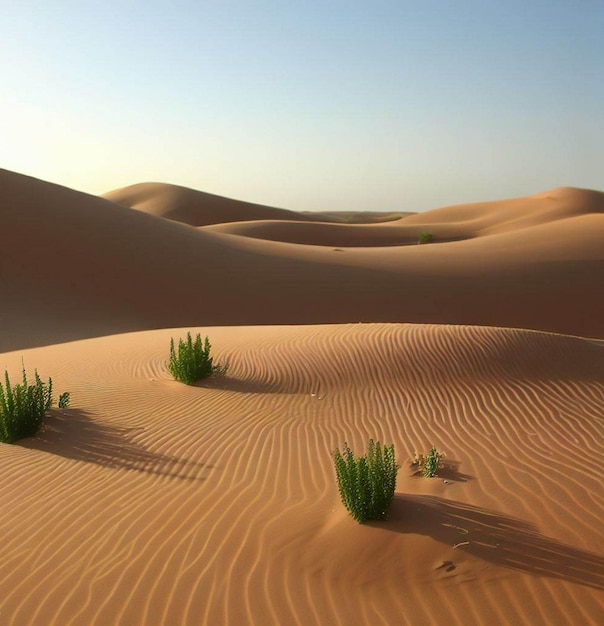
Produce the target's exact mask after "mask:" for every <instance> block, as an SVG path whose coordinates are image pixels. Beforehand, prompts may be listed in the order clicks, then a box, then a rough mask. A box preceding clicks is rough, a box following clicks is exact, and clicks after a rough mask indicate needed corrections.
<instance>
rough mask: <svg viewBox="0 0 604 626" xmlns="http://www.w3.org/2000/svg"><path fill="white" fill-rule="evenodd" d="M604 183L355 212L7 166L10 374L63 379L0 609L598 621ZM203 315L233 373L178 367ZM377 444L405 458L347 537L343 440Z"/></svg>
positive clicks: (18, 468) (469, 622) (1, 220)
mask: <svg viewBox="0 0 604 626" xmlns="http://www.w3.org/2000/svg"><path fill="white" fill-rule="evenodd" d="M603 198H604V194H602V193H600V192H596V191H589V190H582V189H571V188H560V189H556V190H552V191H550V192H545V193H543V194H537V195H535V196H531V197H527V198H517V199H511V200H505V201H500V202H486V203H477V204H472V205H463V206H453V207H444V208H441V209H436V210H434V211H430V212H428V213H424V214H422V215H411V216H406V217H401V218H400V219H396V220H392V221H385V222H383V223H366V224H360V223H350V222H355V221H357V222H360V221H367V222H370V221H371V220H368V219H367V217H366V216H362V215H358V216H356V217H355V216H351V215H341V216H338V215H332V214H322V215H311V214H302V213H296V212H292V211H285V210H282V209H273V208H270V207H261V206H258V205H252V204H249V203H243V202H238V201H234V200H229V199H226V198H219V197H217V196H212V195H211V194H204V193H202V192H197V191H194V190H190V189H185V188H181V187H175V186H171V185H163V184H144V185H135V186H133V187H127V188H125V189H122V190H117V191H115V192H112V193H110V194H107V195H106V196H105V197H102V198H101V197H95V196H90V195H87V194H83V193H79V192H76V191H73V190H70V189H67V188H64V187H60V186H57V185H53V184H51V183H47V182H44V181H40V180H36V179H33V178H29V177H27V176H22V175H18V174H14V173H11V172H7V171H4V170H0V230H1V232H2V234H3V242H2V246H1V247H0V270H1V272H2V274H1V277H2V284H3V296H2V298H1V299H0V323H1V326H2V329H3V333H1V334H0V357H1V362H0V372H1V371H2V369H1V368H2V366H4V367H5V368H8V371H9V372H10V373H11V375H12V377H13V380H16V378H17V377H18V374H19V372H20V369H21V364H22V362H23V363H24V364H25V366H26V368H27V369H28V371H29V372H30V373H31V372H32V371H33V369H34V368H37V369H38V371H39V373H40V375H41V376H42V377H44V378H45V377H47V376H52V377H53V381H54V384H55V389H56V391H57V393H60V392H62V391H65V390H68V391H70V392H71V395H72V404H71V407H70V408H68V409H61V410H59V409H54V410H53V411H52V412H51V415H49V417H48V419H47V420H46V421H45V423H44V425H43V428H42V430H41V432H40V433H39V434H38V435H37V436H36V437H34V438H29V439H26V440H22V441H20V442H18V443H17V444H16V445H7V444H0V462H1V464H2V469H3V471H2V472H1V473H0V496H1V498H2V504H3V506H2V514H1V515H0V535H1V536H2V538H3V547H4V549H3V554H2V556H3V558H2V561H1V562H0V598H1V601H0V618H1V619H0V621H1V622H2V623H3V624H4V623H6V624H8V625H11V626H37V625H38V624H56V625H61V626H68V625H69V626H79V625H81V626H95V625H99V626H105V625H107V624H132V625H137V626H138V625H141V626H154V625H158V626H159V625H162V626H165V625H167V624H169V625H172V624H178V625H182V626H187V625H189V624H190V625H193V624H195V625H198V624H208V625H214V624H225V625H230V624H232V625H237V626H240V625H242V624H245V625H247V624H249V625H252V624H253V625H254V626H256V625H258V624H294V625H299V626H311V625H315V624H316V625H318V626H319V625H320V626H323V625H325V624H329V625H330V626H331V625H334V626H338V625H340V624H342V625H344V624H347V625H350V624H352V625H359V626H361V625H362V626H364V625H365V624H369V623H377V624H393V625H394V624H397V625H398V624H409V625H411V624H436V623H445V624H450V625H451V626H453V625H459V626H474V625H477V626H478V625H480V626H483V625H484V624H531V625H537V626H540V625H543V626H546V625H547V626H551V625H554V626H556V625H560V626H562V625H566V624H569V623H581V624H598V623H600V621H601V620H599V616H601V615H602V614H604V594H603V591H604V531H603V527H602V518H603V517H604V493H603V491H602V465H603V461H604V445H603V444H604V412H603V406H604V341H603V339H604V290H602V285H603V284H604V245H603V242H604V200H603ZM132 209H137V210H132ZM389 217H395V216H387V215H383V216H380V217H379V219H387V218H389ZM423 231H428V232H431V233H432V234H433V236H434V243H431V244H429V245H416V242H417V240H418V237H419V235H420V233H421V232H423ZM346 322H365V323H363V324H359V323H355V324H352V323H348V324H346ZM386 322H413V323H386ZM294 324H295V326H294ZM528 329H535V330H528ZM187 330H193V332H195V331H199V332H202V333H203V334H208V335H210V338H211V341H212V344H213V346H214V353H215V357H216V358H217V359H218V360H219V361H222V362H228V363H229V366H230V367H229V371H228V375H227V376H226V377H224V378H219V379H215V380H211V381H209V382H208V381H206V382H205V383H199V384H198V385H196V386H193V387H187V386H185V385H182V384H180V383H177V382H175V381H173V380H172V379H171V377H170V376H169V375H168V374H167V372H166V368H165V362H166V360H167V358H168V346H169V340H170V337H179V336H184V335H185V333H186V331H187ZM134 331H144V332H134ZM536 331H554V332H555V333H566V334H553V333H550V332H536ZM572 335H575V336H572ZM64 342H65V343H64ZM368 437H373V438H377V439H379V440H381V441H383V442H385V443H391V442H392V443H394V445H395V448H396V450H397V454H398V458H399V462H400V463H401V468H400V470H399V474H398V486H397V490H396V495H395V499H394V502H393V504H392V507H391V509H390V514H389V519H388V520H387V521H385V522H382V523H371V524H368V525H365V526H360V525H357V524H356V523H355V522H354V521H352V519H351V518H350V517H349V516H348V515H347V514H346V512H345V510H344V508H343V506H342V505H341V503H340V501H339V496H338V492H337V487H336V482H335V477H334V471H333V465H332V460H331V454H332V452H333V450H334V449H335V447H336V446H341V445H342V444H343V443H344V442H348V443H349V444H350V445H351V446H352V447H353V448H354V449H355V451H357V452H361V451H362V450H363V449H364V447H365V444H366V441H367V438H368ZM432 444H434V445H436V446H437V447H438V448H440V449H441V450H444V451H445V452H446V454H447V456H446V465H445V468H443V469H442V470H441V472H440V474H439V477H438V478H434V479H425V478H422V477H418V476H417V475H415V474H414V472H413V469H412V468H411V467H410V466H409V465H408V462H407V461H408V460H409V459H410V458H411V457H412V456H413V453H414V452H415V451H423V452H425V451H427V449H428V448H429V446H430V445H432Z"/></svg>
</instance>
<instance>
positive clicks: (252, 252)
mask: <svg viewBox="0 0 604 626" xmlns="http://www.w3.org/2000/svg"><path fill="white" fill-rule="evenodd" d="M569 194H570V199H567V200H564V199H563V198H562V199H559V200H557V201H556V202H557V204H556V206H558V209H556V211H557V213H556V215H555V216H553V215H552V214H551V213H550V214H547V212H545V213H544V211H542V210H541V209H539V210H538V211H537V210H536V212H537V213H538V214H539V215H540V216H541V217H540V218H539V219H538V220H537V221H536V223H534V224H533V225H531V226H526V225H525V226H523V227H522V228H517V229H516V230H510V229H508V228H507V227H504V226H505V224H506V223H508V222H509V221H510V219H511V218H510V217H509V216H510V214H511V213H514V210H515V209H514V210H512V209H510V211H508V210H507V209H506V207H507V206H508V205H507V204H505V203H504V204H503V205H500V204H497V203H495V204H493V205H488V206H487V207H486V208H485V209H484V211H485V213H486V214H489V215H490V214H493V215H498V214H501V215H503V217H502V218H501V224H500V226H498V227H497V228H498V229H499V230H497V228H495V226H493V224H494V223H495V222H494V221H493V219H494V218H493V219H491V221H490V222H489V226H488V229H494V231H497V232H494V231H493V232H491V231H489V233H487V234H483V235H481V236H478V234H479V233H478V228H477V227H476V226H473V227H472V228H473V229H474V230H473V231H472V230H471V232H473V233H474V235H475V236H474V237H473V238H471V239H464V240H461V241H451V242H448V243H439V241H440V238H441V237H444V234H443V233H442V232H441V231H440V230H437V228H436V226H435V227H434V228H433V230H434V234H435V238H436V241H437V243H435V244H430V245H425V246H418V245H406V244H408V243H410V241H411V235H410V233H411V232H413V240H415V239H416V237H417V236H418V233H419V232H420V231H421V230H422V229H423V228H424V227H425V225H426V224H427V223H429V220H430V219H431V217H430V215H431V214H430V213H428V214H425V215H424V217H422V220H423V221H422V220H420V223H417V224H416V223H415V222H416V221H417V220H418V219H419V217H408V218H405V219H403V220H401V221H398V222H392V223H389V224H382V225H366V226H359V225H342V224H337V225H336V224H332V225H329V224H317V223H315V224H300V223H299V222H290V223H289V224H287V223H286V224H285V225H284V224H283V223H277V222H274V221H273V222H271V223H270V224H267V223H265V222H259V223H258V224H257V225H256V227H258V228H260V229H262V228H269V229H275V228H277V229H278V230H279V233H278V236H276V237H275V238H276V239H279V238H280V239H285V240H286V241H267V240H263V239H257V238H254V237H252V236H241V234H239V235H234V234H228V233H224V232H215V231H213V230H212V229H211V228H202V229H199V228H193V227H191V226H189V225H185V224H179V223H177V222H175V221H173V220H168V219H163V218H161V217H157V216H154V215H150V214H148V213H145V212H144V211H133V210H131V209H129V208H126V207H124V206H121V205H118V204H115V203H114V202H110V201H109V200H107V199H104V198H98V197H95V196H89V195H86V194H82V193H79V192H76V191H73V190H69V189H66V188H64V187H59V186H57V185H53V184H50V183H47V182H43V181H39V180H36V179H33V178H29V177H27V176H22V175H18V174H14V173H11V172H7V171H1V172H0V228H1V229H2V233H3V236H4V240H3V246H2V249H1V252H0V254H1V255H2V257H1V259H2V271H3V285H4V294H3V298H2V301H1V302H0V321H1V322H2V326H3V328H4V329H6V332H5V333H4V334H3V335H2V336H1V337H0V350H10V349H16V348H22V347H31V346H39V345H45V344H53V343H58V342H62V341H70V340H76V339H81V338H86V337H94V336H99V335H108V334H114V333H121V332H129V331H136V330H144V329H152V328H166V327H181V326H187V325H199V324H204V325H212V326H215V325H247V324H311V323H345V322H416V323H449V324H476V325H490V326H506V327H518V328H530V329H537V330H547V331H554V332H562V333H568V334H576V335H582V336H588V337H596V338H598V337H604V315H602V312H603V311H604V291H603V290H602V289H601V285H602V284H603V282H604V247H603V246H602V241H603V233H604V214H602V213H601V212H600V211H601V203H600V198H601V195H602V194H599V193H598V192H584V191H580V190H579V191H576V192H575V191H571V192H569ZM563 195H564V194H563ZM588 196H589V200H584V198H587V197H588ZM576 198H580V199H581V203H580V205H579V207H578V208H577V207H576V206H575V204H574V203H575V199H576ZM510 202H512V201H510ZM541 202H543V203H549V202H550V200H549V199H547V198H542V199H539V198H536V199H528V200H527V203H528V204H529V205H531V206H533V205H534V204H535V203H537V205H538V206H539V207H541V204H539V203H541ZM565 202H567V203H568V207H567V205H566V204H565ZM514 206H515V205H514ZM489 207H490V208H489ZM560 207H561V208H560ZM565 207H567V208H565ZM563 209H564V210H563ZM473 210H474V209H473ZM443 211H444V210H443ZM456 211H457V213H456V215H459V209H456ZM510 212H511V213H510ZM440 219H441V218H439V220H440ZM450 219H451V220H452V221H451V224H450V231H449V234H448V237H450V238H451V237H458V236H461V235H460V233H461V230H459V229H458V227H457V226H456V223H454V221H453V217H451V218H450ZM440 223H441V222H439V224H440ZM227 226H228V225H227ZM252 227H254V225H253V224H252V225H250V224H249V222H248V223H247V224H240V225H235V226H234V227H233V228H243V229H244V230H245V229H248V235H249V229H250V228H252ZM300 228H305V229H307V230H306V231H304V236H303V237H302V239H303V240H304V241H306V244H305V245H300V244H296V243H289V242H290V241H300V238H299V237H298V234H299V233H300V232H302V231H300ZM456 229H457V230H456ZM463 232H464V233H465V234H464V235H463V236H464V237H466V236H468V232H470V231H468V230H467V229H466V230H465V231H463ZM399 236H400V243H401V245H394V243H395V242H396V241H397V239H398V238H399ZM309 241H312V242H313V243H312V245H311V244H310V243H309ZM334 242H335V243H337V244H338V245H337V246H334V245H333V243H334Z"/></svg>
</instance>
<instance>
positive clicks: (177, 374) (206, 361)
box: [168, 333, 228, 385]
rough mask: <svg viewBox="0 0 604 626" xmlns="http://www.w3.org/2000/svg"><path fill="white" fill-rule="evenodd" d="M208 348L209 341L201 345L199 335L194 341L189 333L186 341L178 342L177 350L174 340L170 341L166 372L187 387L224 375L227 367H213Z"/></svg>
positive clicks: (206, 339)
mask: <svg viewBox="0 0 604 626" xmlns="http://www.w3.org/2000/svg"><path fill="white" fill-rule="evenodd" d="M210 348H211V346H210V341H209V339H208V338H207V337H206V338H205V340H204V341H203V343H202V341H201V335H200V334H199V333H198V334H197V337H196V339H195V341H193V339H192V338H191V333H187V339H186V341H185V340H184V339H179V340H178V348H176V347H175V344H174V339H170V361H169V363H168V371H169V372H170V373H171V374H172V376H174V378H175V379H176V380H178V381H180V382H182V383H185V384H187V385H192V384H193V383H195V382H197V381H198V380H202V379H203V378H208V377H209V376H217V375H223V374H226V371H227V367H228V366H227V365H218V364H216V365H214V361H213V358H212V357H211V356H210Z"/></svg>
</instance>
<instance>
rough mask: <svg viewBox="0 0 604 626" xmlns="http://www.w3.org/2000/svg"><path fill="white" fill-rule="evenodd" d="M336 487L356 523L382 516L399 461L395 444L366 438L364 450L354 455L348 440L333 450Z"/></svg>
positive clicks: (392, 490) (386, 508)
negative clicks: (367, 441) (376, 441)
mask: <svg viewBox="0 0 604 626" xmlns="http://www.w3.org/2000/svg"><path fill="white" fill-rule="evenodd" d="M333 458H334V465H335V470H336V477H337V480H338V489H339V491H340V496H341V498H342V503H343V504H344V506H345V507H346V508H347V509H348V511H349V513H350V515H351V516H352V518H353V519H354V520H355V521H357V522H358V523H359V524H363V523H364V522H366V521H367V520H381V519H384V518H385V517H386V511H387V510H388V507H389V506H390V503H391V502H392V498H393V497H394V489H395V487H396V473H397V470H398V465H397V464H396V460H395V456H394V446H393V445H390V446H384V447H383V448H382V446H381V444H380V443H379V442H378V443H374V441H373V439H370V440H369V443H368V446H367V454H366V455H365V456H360V457H358V458H355V457H354V454H353V452H352V450H351V449H350V448H349V447H348V445H347V444H344V449H343V451H342V452H340V450H339V449H337V448H336V450H335V452H334V453H333Z"/></svg>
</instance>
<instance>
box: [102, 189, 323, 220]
mask: <svg viewBox="0 0 604 626" xmlns="http://www.w3.org/2000/svg"><path fill="white" fill-rule="evenodd" d="M103 197H104V198H107V200H111V201H112V202H115V203H117V204H121V205H123V206H126V207H130V208H133V209H137V210H139V211H143V212H145V213H150V214H151V215H156V216H158V217H164V218H166V219H170V220H174V221H176V222H182V223H184V224H189V225H191V226H205V225H206V224H216V223H222V222H239V221H241V220H247V219H252V217H251V216H253V219H278V220H304V219H309V220H312V219H313V217H312V216H309V215H306V214H303V213H296V212H294V211H288V210H287V209H276V208H274V207H268V206H263V205H260V204H253V203H251V202H243V201H241V200H233V199H232V198H225V197H223V196H217V195H214V194H211V193H206V192H203V191H197V190H195V189H189V188H188V187H181V186H179V185H168V184H166V183H139V184H137V185H130V186H128V187H122V188H121V189H115V190H113V191H110V192H108V193H106V194H104V195H103Z"/></svg>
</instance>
